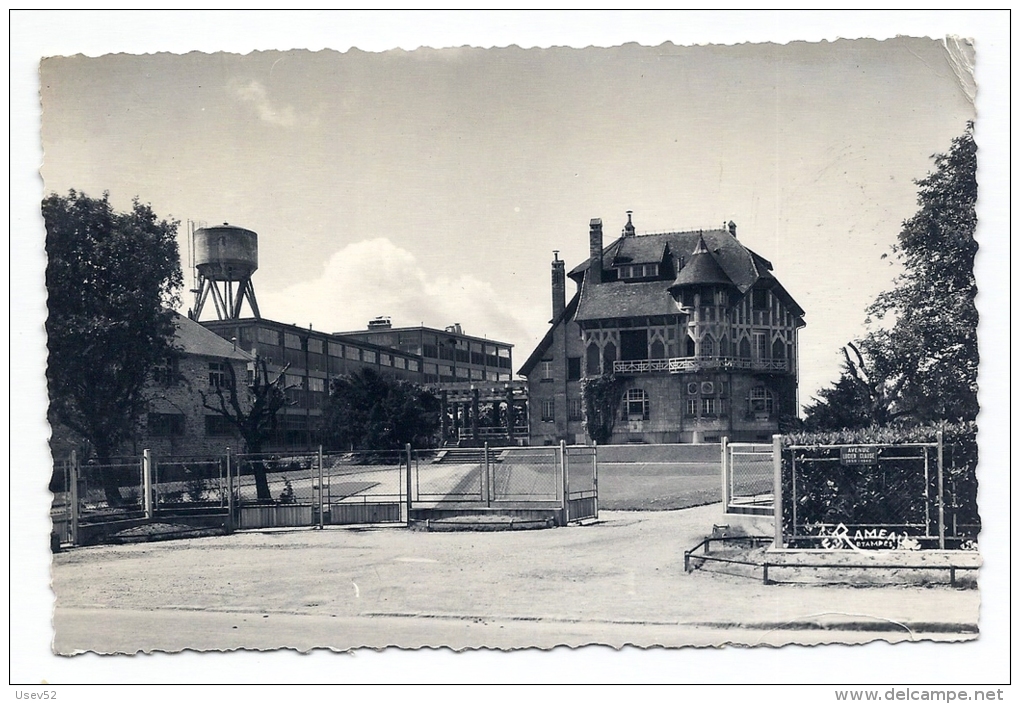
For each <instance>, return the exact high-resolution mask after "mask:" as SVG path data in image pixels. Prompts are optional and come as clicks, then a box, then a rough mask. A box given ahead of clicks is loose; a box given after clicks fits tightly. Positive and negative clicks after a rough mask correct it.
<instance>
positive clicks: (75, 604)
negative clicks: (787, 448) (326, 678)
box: [53, 505, 979, 653]
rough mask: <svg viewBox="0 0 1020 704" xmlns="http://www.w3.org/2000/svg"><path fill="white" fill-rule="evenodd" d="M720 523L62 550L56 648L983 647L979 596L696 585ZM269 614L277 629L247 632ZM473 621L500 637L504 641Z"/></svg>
mask: <svg viewBox="0 0 1020 704" xmlns="http://www.w3.org/2000/svg"><path fill="white" fill-rule="evenodd" d="M720 518H721V515H720V507H719V506H718V505H714V506H703V507H699V508H694V509H689V510H684V511H642V512H622V511H603V512H602V513H601V515H600V520H599V521H597V522H594V523H591V524H588V525H583V526H570V527H567V528H557V529H551V530H539V531H522V532H513V533H425V532H412V531H407V530H405V529H403V528H397V527H388V528H375V527H372V528H361V529H358V528H335V529H327V530H323V531H313V530H276V531H264V532H246V533H238V534H234V535H231V536H221V537H210V538H200V539H193V540H182V541H176V542H172V543H151V544H150V543H145V544H137V545H122V546H100V547H92V548H82V549H78V550H73V551H70V552H67V553H61V554H57V555H55V556H54V563H53V589H54V592H55V593H56V596H57V607H56V614H55V624H56V638H55V649H56V650H57V652H61V653H70V652H75V651H80V650H98V651H101V652H118V651H119V652H125V651H126V652H135V651H137V650H151V649H165V650H179V649H181V648H186V647H192V648H199V649H215V648H233V647H256V648H274V647H287V646H292V647H302V648H307V647H313V646H316V645H318V646H328V647H334V648H341V649H346V648H352V647H359V646H369V647H382V646H385V645H391V644H399V645H405V646H417V645H425V644H428V645H437V646H438V645H450V644H454V643H456V644H457V647H479V646H486V645H492V646H495V647H525V646H527V645H538V644H540V643H549V644H555V642H568V641H569V642H571V643H575V644H577V643H583V642H605V643H610V644H618V645H622V644H624V643H633V644H636V645H646V646H650V645H655V644H660V643H662V644H670V645H682V644H695V643H698V644H704V643H706V642H707V643H722V642H738V643H758V642H805V641H804V639H805V638H807V639H808V641H810V642H814V641H824V640H831V639H832V638H833V636H832V633H833V632H835V631H840V630H842V631H846V632H852V633H855V634H856V635H855V636H853V638H849V637H848V638H837V640H840V639H845V640H858V639H860V640H868V639H871V638H889V639H900V638H904V637H910V638H927V637H939V634H942V636H943V637H948V638H953V637H957V636H954V635H952V634H953V633H956V634H963V635H962V637H973V636H974V630H975V628H976V624H977V619H978V608H979V595H978V592H977V590H975V589H970V590H956V589H950V588H948V587H944V586H930V587H908V586H891V587H884V588H860V587H854V586H824V587H822V586H806V585H772V586H765V585H762V584H761V583H760V581H759V580H758V579H757V578H753V577H749V576H741V575H739V574H723V573H718V572H713V571H709V570H698V571H695V572H694V573H692V574H686V573H685V572H684V571H683V551H684V549H686V548H689V547H692V546H693V545H694V544H695V543H696V542H697V541H698V540H699V539H700V538H701V537H702V536H704V535H705V534H707V533H709V532H710V531H711V527H712V524H713V523H718V522H720ZM262 618H267V619H270V620H271V619H272V618H279V619H281V627H280V628H279V629H274V628H271V627H268V626H266V625H265V624H261V625H260V626H259V627H258V628H254V627H251V625H250V624H251V623H252V622H253V620H255V619H262ZM245 619H246V620H245ZM282 620H285V622H286V624H287V625H286V627H284V625H283V621H282ZM270 622H271V621H270ZM146 623H149V624H150V625H149V626H144V624H146ZM472 623H497V624H500V625H503V626H506V627H505V628H503V629H502V630H503V631H504V633H503V634H501V635H500V636H499V637H496V636H494V635H493V630H486V629H480V628H475V629H474V630H472V629H471V628H469V624H472ZM302 624H304V626H302ZM341 624H342V627H341ZM529 624H530V625H531V626H533V628H531V627H530V626H529ZM911 624H914V625H913V626H912V625H911ZM242 625H243V626H244V627H243V628H242ZM234 626H237V628H234ZM302 628H305V629H306V630H305V631H302ZM912 628H913V630H914V631H915V632H911V629H912ZM918 628H923V629H925V632H924V633H917V632H916V630H917V629H918ZM827 629H828V630H827ZM497 630H498V629H497ZM302 633H303V634H304V635H303V636H301V637H298V635H299V634H302ZM531 633H533V634H534V635H529V634H531ZM762 633H768V634H769V635H768V637H767V638H763V636H762ZM245 634H247V635H245ZM560 637H562V638H563V639H564V640H562V641H557V639H558V638H560Z"/></svg>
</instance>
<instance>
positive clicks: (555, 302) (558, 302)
mask: <svg viewBox="0 0 1020 704" xmlns="http://www.w3.org/2000/svg"><path fill="white" fill-rule="evenodd" d="M566 307H567V273H566V264H565V263H564V262H563V260H562V259H560V253H559V251H558V250H553V261H552V314H553V319H554V320H555V319H556V318H558V317H560V314H561V313H563V309H564V308H566Z"/></svg>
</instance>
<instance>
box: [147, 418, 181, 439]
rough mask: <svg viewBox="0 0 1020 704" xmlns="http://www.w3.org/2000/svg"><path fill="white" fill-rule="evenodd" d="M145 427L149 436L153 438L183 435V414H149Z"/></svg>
mask: <svg viewBox="0 0 1020 704" xmlns="http://www.w3.org/2000/svg"><path fill="white" fill-rule="evenodd" d="M147 425H148V428H149V435H150V436H152V437H154V438H166V437H171V436H176V435H184V414H183V413H150V414H149V419H148V423H147Z"/></svg>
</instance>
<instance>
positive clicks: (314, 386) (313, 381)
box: [308, 376, 326, 393]
mask: <svg viewBox="0 0 1020 704" xmlns="http://www.w3.org/2000/svg"><path fill="white" fill-rule="evenodd" d="M308 390H309V391H318V392H320V393H321V392H323V391H325V390H326V380H325V379H320V378H318V377H314V376H310V377H308Z"/></svg>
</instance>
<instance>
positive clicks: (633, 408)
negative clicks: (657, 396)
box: [625, 389, 649, 420]
mask: <svg viewBox="0 0 1020 704" xmlns="http://www.w3.org/2000/svg"><path fill="white" fill-rule="evenodd" d="M625 403H626V410H627V420H648V417H649V402H648V394H646V393H645V390H644V389H630V390H628V391H627V396H626V401H625Z"/></svg>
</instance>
